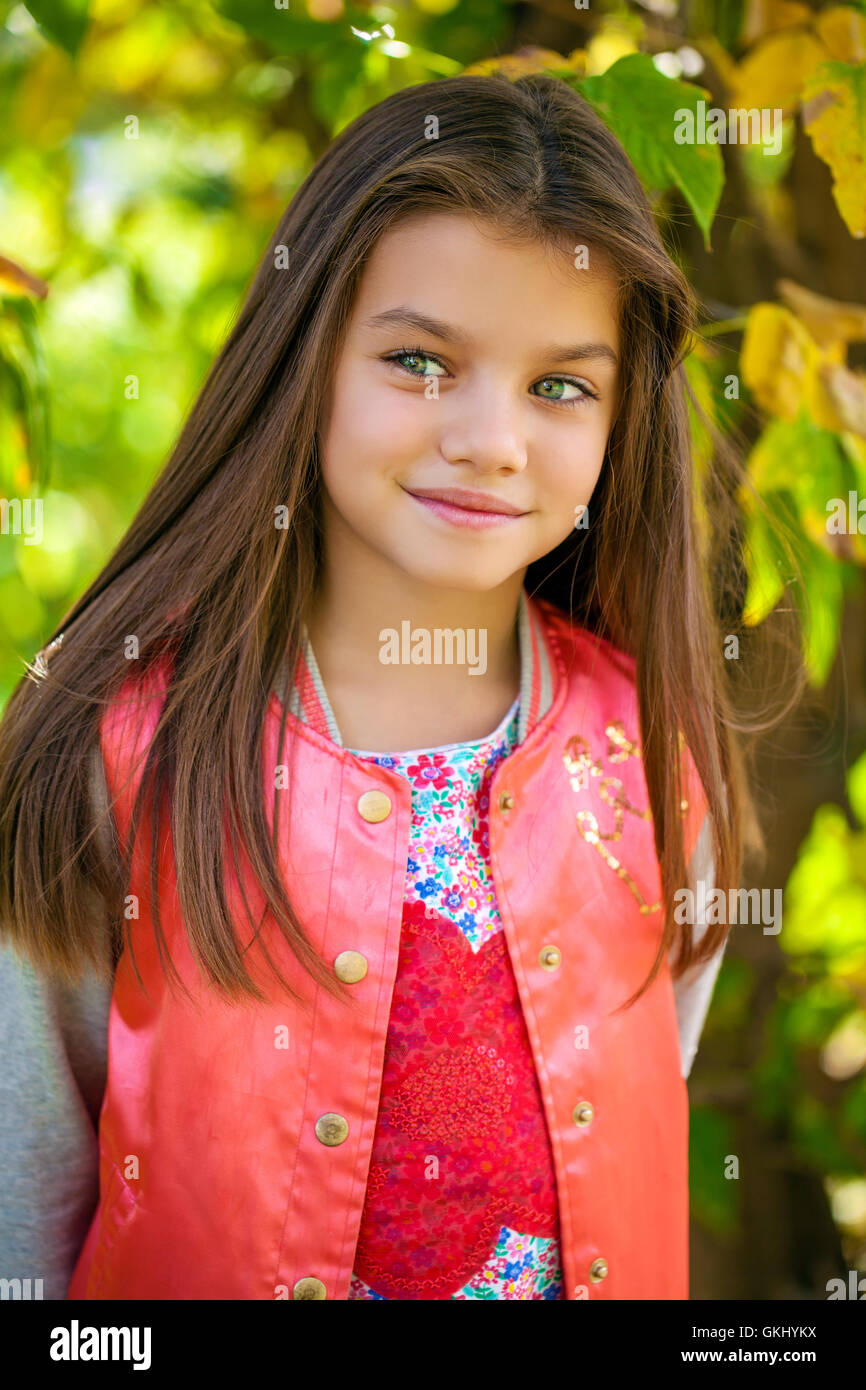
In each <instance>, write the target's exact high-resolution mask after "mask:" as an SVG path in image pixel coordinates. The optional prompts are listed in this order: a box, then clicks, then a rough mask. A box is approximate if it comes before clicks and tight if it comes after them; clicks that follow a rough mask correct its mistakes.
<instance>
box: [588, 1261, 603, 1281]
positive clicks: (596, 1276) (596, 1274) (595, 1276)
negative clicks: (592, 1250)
mask: <svg viewBox="0 0 866 1390" xmlns="http://www.w3.org/2000/svg"><path fill="white" fill-rule="evenodd" d="M589 1277H590V1279H591V1281H592V1283H593V1284H600V1283H601V1281H602V1279H604V1278H606V1277H607V1260H603V1259H602V1258H601V1256H600V1255H599V1257H598V1259H597V1260H593V1262H592V1264H591V1265H590V1267H589Z"/></svg>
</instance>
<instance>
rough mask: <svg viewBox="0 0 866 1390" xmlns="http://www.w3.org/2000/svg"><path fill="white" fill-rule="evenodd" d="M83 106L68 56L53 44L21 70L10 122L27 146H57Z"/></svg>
mask: <svg viewBox="0 0 866 1390" xmlns="http://www.w3.org/2000/svg"><path fill="white" fill-rule="evenodd" d="M86 103H87V93H86V91H85V89H84V85H83V84H82V83H81V82H80V81H79V79H78V75H77V71H76V69H75V67H74V66H73V64H72V60H71V59H70V58H69V56H68V55H67V54H66V53H64V52H63V50H62V49H61V48H60V47H59V46H58V45H57V44H56V43H51V44H46V46H45V49H44V50H43V52H42V53H41V54H39V55H38V56H37V57H36V58H34V59H33V61H32V62H31V63H28V64H26V65H25V67H24V71H23V76H22V79H21V84H20V86H19V87H18V91H17V94H16V98H15V106H14V119H15V124H16V126H17V129H18V132H19V135H20V137H21V139H22V140H23V142H24V143H25V144H27V145H34V144H35V145H39V146H40V147H58V146H60V145H62V144H63V142H64V140H66V139H67V138H68V137H69V136H70V135H71V134H72V132H73V131H74V129H75V127H76V124H77V122H78V119H79V117H80V115H81V113H82V111H83V109H84V107H85V105H86Z"/></svg>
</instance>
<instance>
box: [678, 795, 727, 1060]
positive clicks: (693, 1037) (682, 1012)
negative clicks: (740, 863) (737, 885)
mask: <svg viewBox="0 0 866 1390" xmlns="http://www.w3.org/2000/svg"><path fill="white" fill-rule="evenodd" d="M711 829H712V827H711V824H710V817H709V815H707V816H706V817H705V818H704V823H703V825H702V826H701V833H700V835H699V836H698V839H697V843H696V845H695V848H694V852H693V854H692V858H691V863H690V866H689V877H690V880H691V888H692V891H693V892H694V893H695V901H696V903H697V902H698V895H697V891H696V885H697V883H698V881H699V880H700V879H703V881H704V883H705V884H706V894H705V895H701V898H700V903H702V904H705V903H706V899H707V898H708V897H709V895H710V893H711V891H712V889H713V886H714V872H715V870H714V865H713V855H712V835H711ZM706 929H707V923H706V910H705V907H703V908H700V909H699V910H698V913H697V917H696V919H695V924H694V939H695V941H696V942H698V941H700V939H701V937H702V936H703V935H704V932H705V931H706ZM726 945H727V938H726V939H725V941H723V943H722V945H721V946H720V947H719V949H718V950H717V951H716V952H715V954H714V955H712V956H711V957H710V959H709V960H707V961H700V962H699V963H698V964H697V965H692V966H690V967H689V969H688V970H686V971H685V972H684V973H683V974H682V975H681V976H680V978H679V979H678V980H674V982H673V986H674V998H675V1000H676V1006H677V1025H678V1027H679V1033H680V1064H681V1070H682V1074H683V1076H684V1077H687V1076H688V1074H689V1072H690V1071H691V1069H692V1062H693V1061H694V1059H695V1053H696V1052H697V1050H698V1042H699V1040H700V1036H701V1033H702V1031H703V1027H704V1020H705V1019H706V1016H707V1011H708V1010H709V1007H710V1000H711V999H712V997H713V990H714V988H715V984H716V977H717V976H718V973H719V968H720V966H721V964H722V957H723V956H724V953H725V947H726ZM672 954H673V952H671V953H670V954H669V957H668V959H670V958H671V955H672Z"/></svg>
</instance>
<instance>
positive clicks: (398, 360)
mask: <svg viewBox="0 0 866 1390" xmlns="http://www.w3.org/2000/svg"><path fill="white" fill-rule="evenodd" d="M412 359H414V361H415V362H418V363H421V364H422V366H423V364H424V363H428V364H429V363H430V362H435V363H436V365H437V366H439V367H442V363H441V362H440V361H439V359H438V357H431V355H430V354H429V353H427V352H424V351H423V350H422V349H421V348H400V350H399V352H392V353H390V354H389V356H388V357H386V359H385V360H386V362H393V363H394V365H395V366H397V367H399V368H400V369H401V371H404V372H407V373H408V374H409V376H417V377H425V376H435V375H436V373H435V372H432V371H431V370H430V369H429V366H428V367H427V369H426V370H422V371H416V370H415V368H414V367H411V366H410V367H407V366H404V362H406V361H407V360H412ZM442 370H443V372H444V370H445V368H444V367H442Z"/></svg>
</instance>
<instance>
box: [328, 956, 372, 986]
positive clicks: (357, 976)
mask: <svg viewBox="0 0 866 1390" xmlns="http://www.w3.org/2000/svg"><path fill="white" fill-rule="evenodd" d="M366 973H367V958H366V956H362V955H361V952H360V951H341V952H340V954H339V955H338V956H337V959H336V960H335V961H334V974H335V975H336V977H337V979H338V980H342V981H343V984H345V985H356V984H357V983H358V981H359V980H363V978H364V976H365V975H366Z"/></svg>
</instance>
